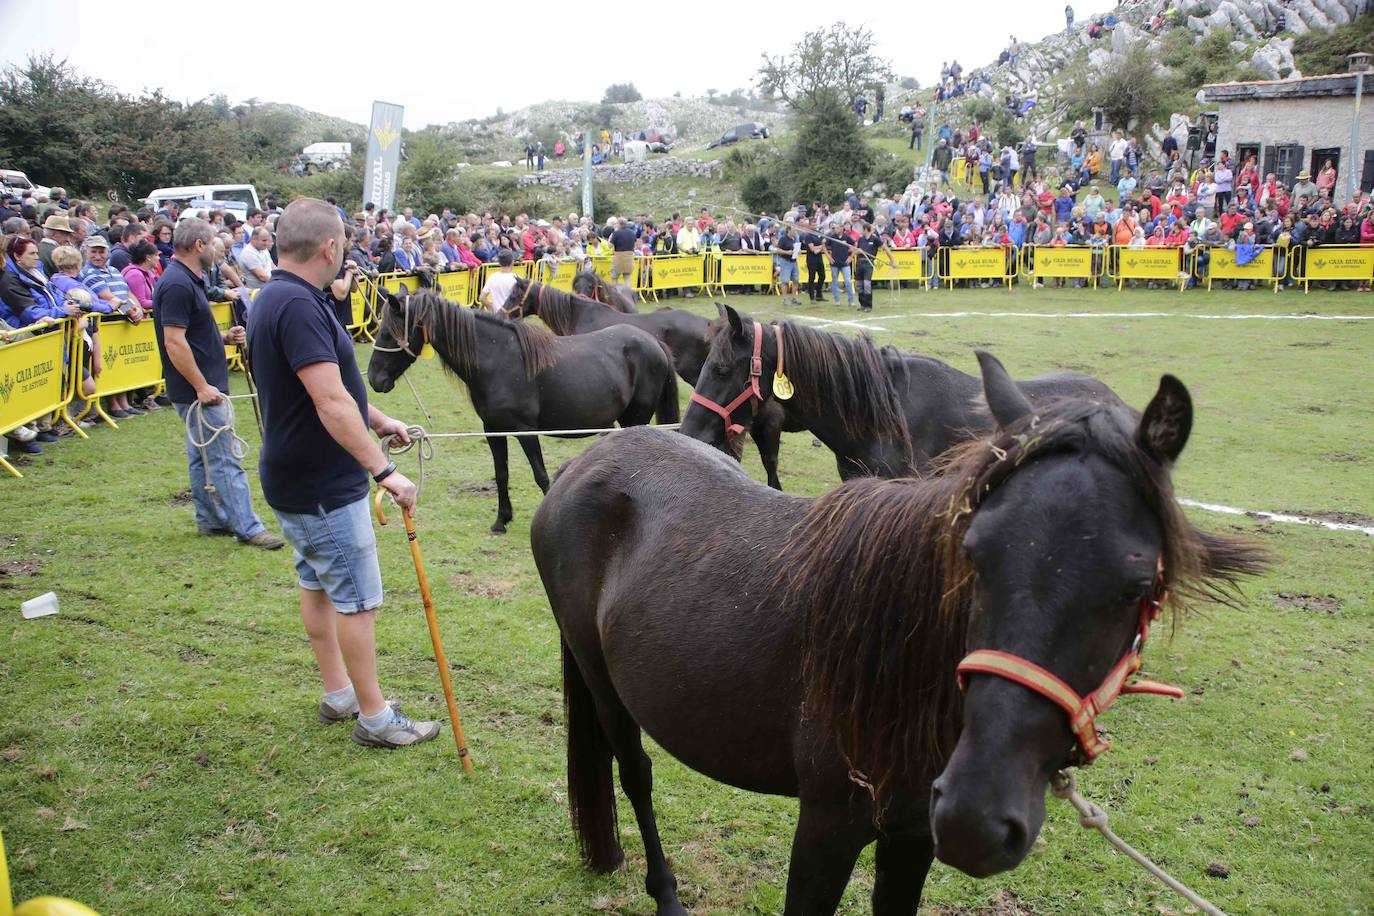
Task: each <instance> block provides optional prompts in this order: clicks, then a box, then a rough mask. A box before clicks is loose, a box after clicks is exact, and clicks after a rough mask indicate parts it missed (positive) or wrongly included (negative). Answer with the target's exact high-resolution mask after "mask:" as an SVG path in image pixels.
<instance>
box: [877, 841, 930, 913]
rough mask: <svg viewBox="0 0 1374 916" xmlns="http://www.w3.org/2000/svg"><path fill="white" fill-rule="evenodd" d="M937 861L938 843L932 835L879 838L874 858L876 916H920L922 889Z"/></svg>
mask: <svg viewBox="0 0 1374 916" xmlns="http://www.w3.org/2000/svg"><path fill="white" fill-rule="evenodd" d="M934 860H935V843H934V841H933V840H932V839H931V838H930V836H929V835H919V834H912V833H902V834H894V835H883V836H879V837H878V852H877V855H876V857H875V859H874V871H875V872H876V876H875V879H874V882H873V916H916V911H917V909H918V908H919V906H920V903H921V888H922V887H923V886H924V885H925V882H926V873H927V872H929V871H930V863H931V862H933V861H934Z"/></svg>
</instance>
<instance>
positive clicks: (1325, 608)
mask: <svg viewBox="0 0 1374 916" xmlns="http://www.w3.org/2000/svg"><path fill="white" fill-rule="evenodd" d="M1274 604H1276V605H1278V606H1279V607H1281V608H1296V609H1297V610H1300V611H1321V612H1323V613H1327V614H1334V613H1336V612H1337V611H1339V610H1340V609H1341V599H1339V598H1337V597H1336V596H1335V595H1309V594H1307V593H1306V592H1279V593H1278V594H1276V595H1275V596H1274Z"/></svg>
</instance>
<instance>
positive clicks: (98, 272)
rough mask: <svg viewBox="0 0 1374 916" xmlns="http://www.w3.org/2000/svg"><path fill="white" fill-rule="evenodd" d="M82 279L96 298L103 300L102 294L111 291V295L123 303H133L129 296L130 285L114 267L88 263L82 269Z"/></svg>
mask: <svg viewBox="0 0 1374 916" xmlns="http://www.w3.org/2000/svg"><path fill="white" fill-rule="evenodd" d="M80 277H81V282H82V283H84V284H85V285H86V288H87V289H89V290H90V291H91V295H93V296H95V297H96V298H103V297H102V296H101V294H102V293H104V292H106V291H109V293H110V295H112V296H114V297H115V298H116V299H119V300H121V301H123V302H131V301H133V297H132V296H131V295H129V284H128V283H126V282H125V281H124V276H123V275H122V274H120V272H119V271H117V270H115V269H114V268H113V267H108V266H107V267H103V268H101V267H96V266H95V265H94V264H92V263H90V262H89V261H87V262H86V266H85V267H83V268H81V274H80Z"/></svg>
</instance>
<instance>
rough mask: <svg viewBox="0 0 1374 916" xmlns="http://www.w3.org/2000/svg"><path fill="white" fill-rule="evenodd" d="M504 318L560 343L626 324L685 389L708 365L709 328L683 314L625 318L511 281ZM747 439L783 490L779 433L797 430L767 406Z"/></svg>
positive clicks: (576, 298)
mask: <svg viewBox="0 0 1374 916" xmlns="http://www.w3.org/2000/svg"><path fill="white" fill-rule="evenodd" d="M505 314H506V315H508V316H510V317H514V318H523V317H530V316H533V317H538V318H539V320H541V321H543V322H544V324H545V325H546V326H547V327H548V329H549V330H551V331H553V332H554V333H555V334H557V335H559V336H560V337H563V336H567V335H572V334H586V333H588V332H590V331H596V330H600V329H601V328H608V327H613V326H615V325H618V324H628V325H630V326H631V327H636V328H639V329H640V330H642V331H646V332H648V333H650V334H652V335H653V336H654V337H656V338H658V339H659V340H660V341H661V342H662V343H663V345H664V346H666V347H667V348H668V350H669V351H670V352H671V353H672V354H673V365H674V367H675V368H676V369H677V374H678V375H680V376H682V378H683V379H684V380H685V381H686V382H687V384H689V385H695V384H696V383H697V377H698V375H699V374H700V373H701V364H702V363H703V362H705V360H706V353H707V350H708V348H709V343H708V341H707V339H706V335H707V331H708V330H709V329H710V327H711V322H710V321H709V320H707V319H706V318H703V317H702V316H700V315H697V314H695V313H693V312H689V311H686V310H685V309H659V310H658V311H656V312H646V313H644V314H642V315H626V314H623V313H621V312H617V311H615V310H613V309H608V308H606V307H605V306H603V305H601V304H599V303H597V302H596V301H594V300H592V299H588V298H586V297H585V296H579V295H577V294H576V293H566V292H564V291H562V290H560V289H555V288H553V287H552V286H544V285H542V284H539V283H530V282H529V281H528V280H525V279H524V278H523V277H521V278H519V279H517V280H516V281H515V288H514V290H513V291H512V292H511V294H510V297H509V298H508V299H507V300H506V309H505ZM748 428H749V433H750V436H751V437H752V438H753V440H754V444H755V445H756V446H758V450H759V459H760V461H762V463H763V469H764V473H765V474H767V476H768V485H769V486H770V487H772V488H773V489H775V490H781V489H782V481H781V480H780V479H779V477H778V446H779V444H780V443H781V441H782V432H783V430H784V429H786V430H787V431H788V432H796V431H798V430H800V429H802V427H801V426H798V425H795V424H793V425H791V426H788V425H786V421H785V418H784V415H783V411H782V410H781V409H780V408H778V407H776V406H770V407H765V408H764V409H762V410H760V411H758V413H757V415H756V416H754V418H753V419H752V421H751V422H750V423H749V424H748Z"/></svg>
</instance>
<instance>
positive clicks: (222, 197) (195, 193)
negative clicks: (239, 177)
mask: <svg viewBox="0 0 1374 916" xmlns="http://www.w3.org/2000/svg"><path fill="white" fill-rule="evenodd" d="M196 200H208V201H211V202H212V203H213V204H215V205H222V204H229V203H231V202H237V203H239V204H241V205H243V207H244V208H248V207H257V208H259V209H261V208H262V204H260V203H258V191H257V188H255V187H253V186H252V185H251V184H203V185H188V186H186V187H181V188H158V189H157V190H156V191H153V192H152V193H151V194H149V195H148V196H147V197H146V198H144V202H145V203H146V204H147V205H148V206H149V207H152V208H153V209H154V210H156V209H158V208H159V207H161V206H163V205H164V204H166V203H167V202H168V201H173V202H175V203H176V205H177V206H178V207H179V208H181V209H182V210H185V209H186V208H187V207H190V206H192V201H196Z"/></svg>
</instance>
